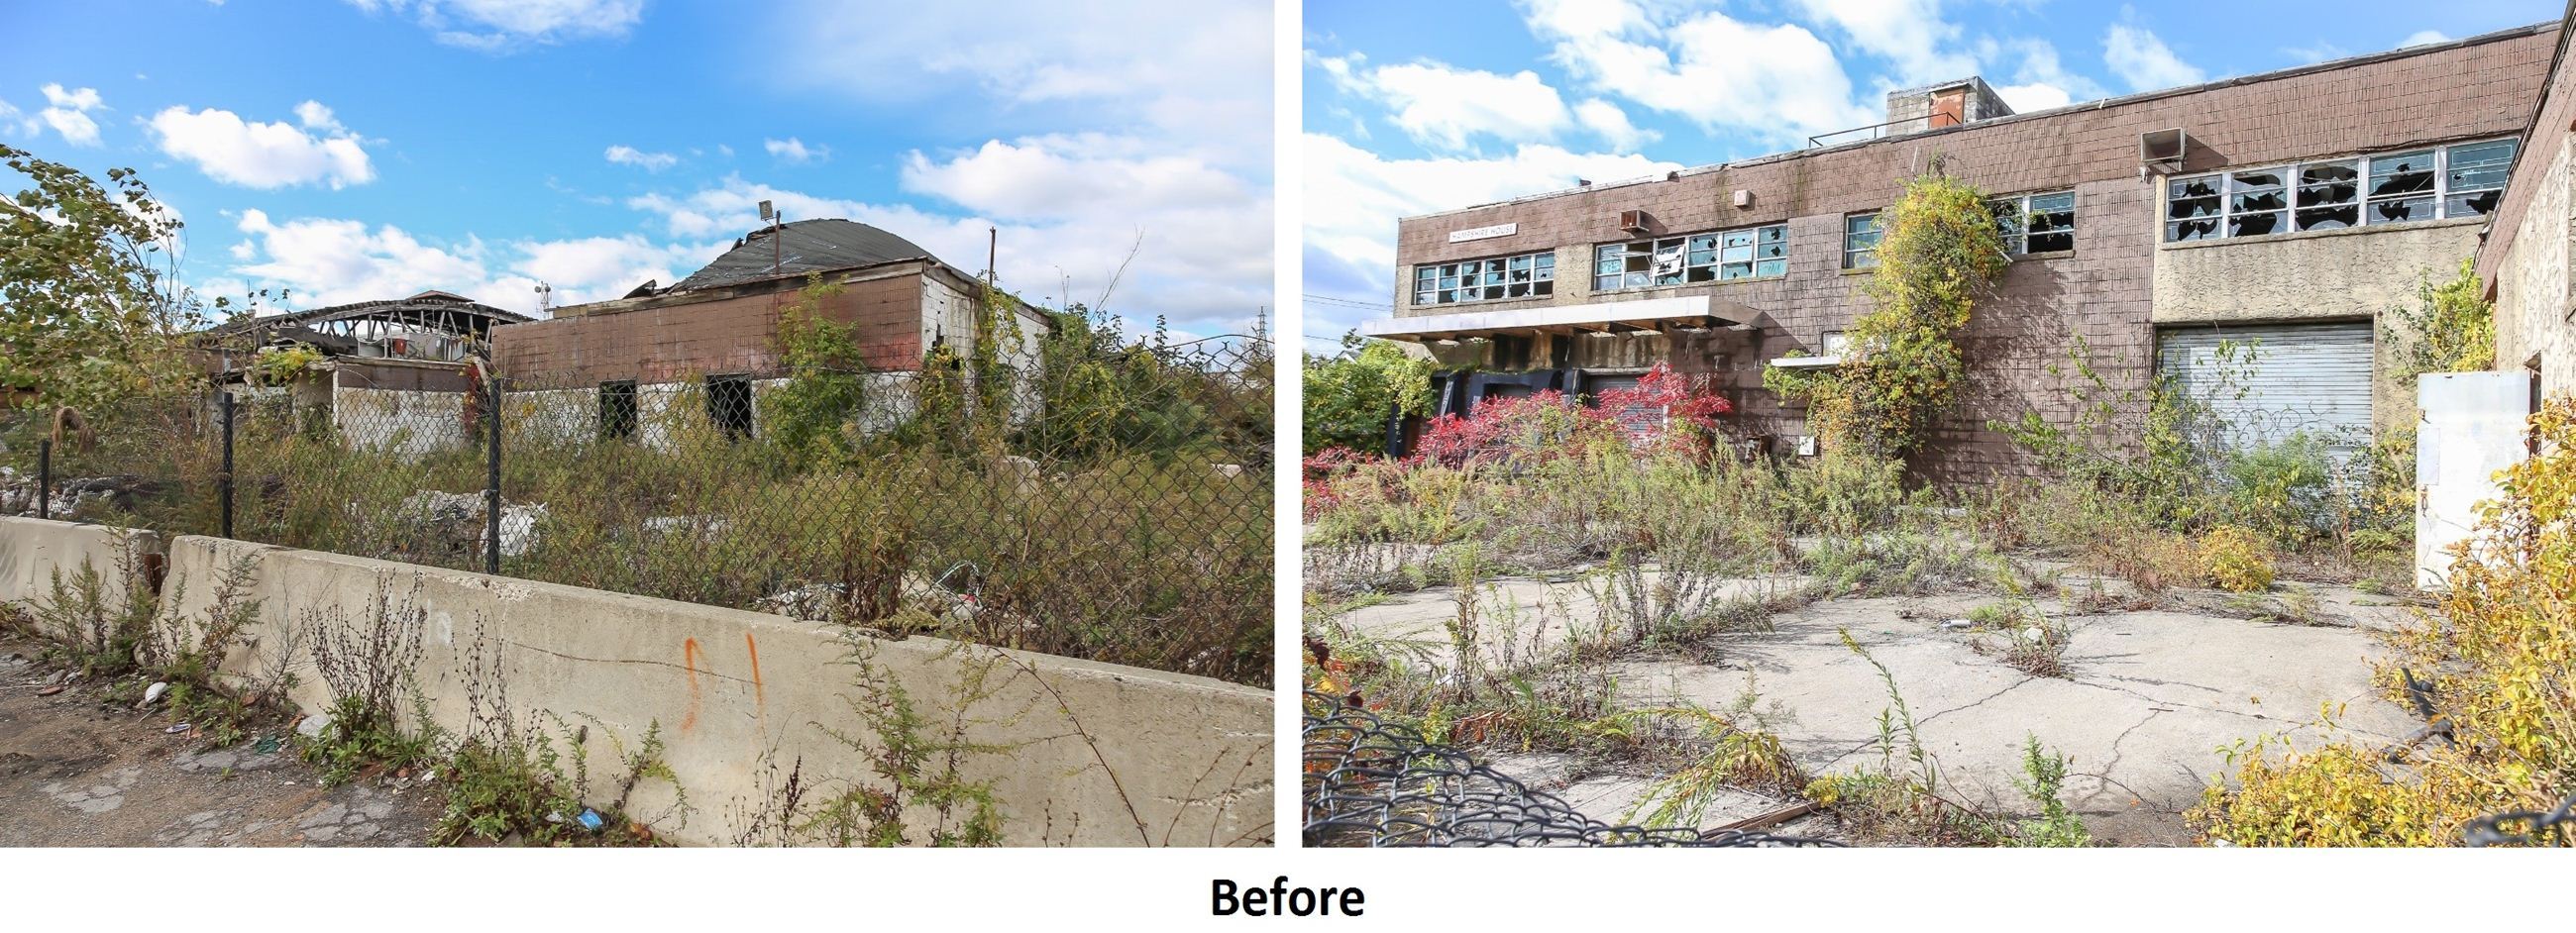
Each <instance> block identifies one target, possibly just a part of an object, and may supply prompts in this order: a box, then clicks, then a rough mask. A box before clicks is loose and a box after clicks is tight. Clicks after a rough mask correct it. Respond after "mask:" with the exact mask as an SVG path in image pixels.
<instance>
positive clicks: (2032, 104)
mask: <svg viewBox="0 0 2576 933" xmlns="http://www.w3.org/2000/svg"><path fill="white" fill-rule="evenodd" d="M1996 52H1997V53H1998V54H1999V55H2000V54H2003V53H2006V52H2012V53H2018V54H2019V55H2020V56H2021V63H2020V64H2018V65H2016V66H2015V67H2014V69H2013V72H2012V80H2013V83H2011V84H2005V85H2002V86H1999V87H1997V88H1995V94H1996V95H1997V96H2000V97H2002V98H2003V99H2004V103H2005V104H2008V105H2010V106H2011V107H2012V109H2013V112H2015V113H2030V112H2032V111H2036V110H2047V109H2050V108H2053V107H2063V106H2066V105H2067V104H2070V103H2074V102H2076V101H2079V100H2099V99H2102V98H2105V97H2109V96H2111V92H2110V90H2109V89H2107V88H2104V87H2103V86H2102V85H2101V84H2099V83H2097V82H2095V81H2094V80H2093V79H2092V78H2088V77H2085V76H2083V75H2080V74H2076V73H2074V72H2071V71H2068V70H2066V66H2065V65H2064V64H2063V63H2061V62H2060V61H2058V58H2057V47H2056V46H2054V45H2051V44H2049V43H2047V42H2045V41H2042V40H2038V39H2016V40H2012V41H2009V42H2004V43H1999V44H1998V45H1997V48H1996Z"/></svg>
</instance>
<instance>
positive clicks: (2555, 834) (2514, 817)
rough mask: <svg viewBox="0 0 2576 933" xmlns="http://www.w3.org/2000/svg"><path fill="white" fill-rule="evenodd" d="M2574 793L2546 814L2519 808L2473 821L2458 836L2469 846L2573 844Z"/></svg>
mask: <svg viewBox="0 0 2576 933" xmlns="http://www.w3.org/2000/svg"><path fill="white" fill-rule="evenodd" d="M2571 827H2576V794H2570V795H2568V796H2567V799H2565V800H2561V801H2559V802H2558V805H2557V806H2555V807H2551V808H2550V809H2549V811H2548V812H2546V813H2533V812H2528V811H2518V812H2513V813H2498V814H2494V815H2491V816H2487V817H2484V818H2482V819H2477V820H2472V821H2470V823H2469V825H2468V826H2467V827H2466V828H2465V829H2463V830H2461V833H2460V838H2461V840H2462V841H2464V842H2466V843H2468V844H2469V845H2470V846H2472V847H2484V846H2568V845H2576V828H2571Z"/></svg>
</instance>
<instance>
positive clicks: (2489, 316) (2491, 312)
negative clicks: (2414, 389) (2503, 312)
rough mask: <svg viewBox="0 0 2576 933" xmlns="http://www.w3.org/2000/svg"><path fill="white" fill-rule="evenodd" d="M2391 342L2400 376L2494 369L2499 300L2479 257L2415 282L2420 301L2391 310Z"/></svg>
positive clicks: (2408, 376) (2402, 377) (2389, 333)
mask: <svg viewBox="0 0 2576 933" xmlns="http://www.w3.org/2000/svg"><path fill="white" fill-rule="evenodd" d="M2386 327H2387V330H2388V337H2389V342H2390V343H2391V344H2393V345H2394V346H2395V347H2396V348H2397V358H2398V372H2397V374H2396V375H2397V378H2399V379H2403V380H2412V379H2414V378H2415V377H2416V376H2419V375H2422V374H2424V373H2473V372H2479V371H2482V370H2488V369H2494V368H2495V352H2496V332H2495V304H2494V303H2493V302H2490V301H2488V300H2487V292H2486V286H2485V284H2483V283H2481V282H2479V281H2478V273H2477V262H2476V260H2473V259H2463V260H2460V272H2459V274H2458V275H2455V276H2452V277H2451V278H2449V279H2446V280H2444V281H2440V282H2436V281H2434V280H2433V277H2432V276H2429V275H2427V276H2424V277H2423V278H2422V279H2421V280H2420V281H2419V282H2417V283H2416V285H2415V306H2414V307H2411V308H2409V307H2402V306H2401V307H2397V308H2392V309H2390V310H2389V314H2388V324H2387V325H2386Z"/></svg>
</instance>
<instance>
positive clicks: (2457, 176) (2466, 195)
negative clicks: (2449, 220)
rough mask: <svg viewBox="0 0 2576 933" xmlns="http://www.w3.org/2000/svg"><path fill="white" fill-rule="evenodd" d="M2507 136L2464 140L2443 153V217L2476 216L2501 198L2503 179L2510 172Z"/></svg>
mask: <svg viewBox="0 0 2576 933" xmlns="http://www.w3.org/2000/svg"><path fill="white" fill-rule="evenodd" d="M2515 146H2516V143H2515V142H2514V141H2513V140H2510V139H2499V140H2495V141H2492V142H2483V143H2465V144H2462V145H2458V146H2452V147H2451V148H2449V149H2447V150H2445V151H2443V153H2442V162H2443V166H2442V216H2444V217H2476V216H2481V215H2485V214H2491V213H2494V212H2495V209H2496V204H2497V203H2499V202H2501V201H2503V200H2504V178H2505V175H2506V174H2507V173H2509V172H2511V171H2513V154H2514V149H2515Z"/></svg>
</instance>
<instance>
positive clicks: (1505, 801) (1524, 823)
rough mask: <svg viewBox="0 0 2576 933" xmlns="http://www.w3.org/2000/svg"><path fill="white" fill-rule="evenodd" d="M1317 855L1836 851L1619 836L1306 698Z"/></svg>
mask: <svg viewBox="0 0 2576 933" xmlns="http://www.w3.org/2000/svg"><path fill="white" fill-rule="evenodd" d="M1305 705H1306V710H1305V720H1304V722H1305V727H1304V730H1303V736H1302V744H1303V746H1304V747H1303V753H1302V754H1303V766H1302V768H1303V773H1304V779H1303V784H1304V787H1303V792H1304V801H1305V820H1304V822H1305V840H1306V845H1308V846H1388V847H1409V846H1455V847H1486V846H1613V847H1616V846H1648V847H1789V846H1835V845H1839V843H1835V842H1832V841H1829V840H1824V839H1811V838H1802V837H1796V836H1782V835H1775V834H1771V833H1763V832H1748V831H1744V830H1714V831H1708V832H1702V831H1700V830H1695V829H1687V828H1649V827H1643V826H1613V825H1611V824H1608V823H1604V822H1602V821H1600V820H1596V819H1593V818H1591V817H1588V816H1585V815H1583V814H1582V813H1581V812H1579V811H1577V810H1575V809H1574V808H1573V807H1572V806H1570V805H1568V804H1567V803H1566V802H1565V800H1564V799H1563V798H1560V797H1558V796H1556V795H1555V794H1550V793H1547V792H1545V791H1539V790H1533V789H1531V788H1530V787H1529V786H1528V785H1526V784H1522V783H1521V782H1520V781H1518V780H1516V779H1514V778H1512V777H1511V776H1509V775H1506V774H1503V773H1501V772H1498V771H1495V770H1493V769H1492V768H1488V767H1486V766H1484V765H1482V764H1478V763H1476V761H1475V759H1474V757H1473V756H1470V755H1469V754H1468V753H1466V752H1464V751H1461V750H1459V749H1456V748H1451V747H1448V746H1443V745H1435V744H1432V743H1430V742H1427V741H1424V740H1423V738H1422V734H1421V733H1419V732H1416V731H1414V730H1413V729H1412V728H1410V727H1407V726H1402V725H1397V724H1394V723H1390V722H1387V721H1385V720H1382V719H1379V718H1378V717H1377V715H1376V714H1374V713H1371V712H1369V711H1368V710H1365V709H1361V708H1359V707H1355V706H1351V705H1348V704H1347V703H1344V702H1343V701H1342V700H1341V699H1340V698H1337V697H1332V696H1328V695H1325V694H1321V693H1315V692H1312V691H1309V692H1307V693H1306V695H1305Z"/></svg>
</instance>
